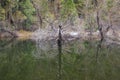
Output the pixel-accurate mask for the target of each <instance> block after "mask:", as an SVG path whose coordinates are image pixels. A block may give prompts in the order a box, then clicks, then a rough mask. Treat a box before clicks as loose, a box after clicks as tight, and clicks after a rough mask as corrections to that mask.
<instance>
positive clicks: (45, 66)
mask: <svg viewBox="0 0 120 80" xmlns="http://www.w3.org/2000/svg"><path fill="white" fill-rule="evenodd" d="M0 80H120V46H119V45H116V44H109V43H106V42H103V43H102V44H99V42H98V41H80V40H76V41H71V42H67V43H63V45H62V52H61V53H59V51H58V46H57V42H56V41H45V40H42V41H39V40H38V41H32V40H16V39H4V40H0Z"/></svg>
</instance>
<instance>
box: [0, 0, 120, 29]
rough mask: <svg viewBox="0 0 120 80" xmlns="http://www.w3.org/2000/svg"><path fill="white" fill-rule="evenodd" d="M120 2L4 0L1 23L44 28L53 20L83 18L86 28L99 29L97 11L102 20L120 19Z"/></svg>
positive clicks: (10, 25) (100, 0)
mask: <svg viewBox="0 0 120 80" xmlns="http://www.w3.org/2000/svg"><path fill="white" fill-rule="evenodd" d="M96 2H97V6H96V5H95V4H96ZM119 4H120V0H114V1H113V0H0V25H1V27H10V28H11V27H12V28H13V29H16V28H23V29H26V27H30V26H31V25H37V24H40V25H39V26H40V27H42V26H43V25H42V24H47V23H48V22H49V21H52V22H54V21H55V20H68V19H70V18H69V17H71V18H76V17H79V18H80V19H83V21H85V28H88V29H89V28H91V27H92V28H94V29H96V28H95V27H96V26H97V25H96V16H95V15H96V11H98V12H99V17H100V19H101V22H105V23H106V24H108V25H112V24H113V23H114V22H115V20H116V19H117V20H119V18H118V16H119V15H120V14H119V10H120V8H119ZM113 14H115V16H113ZM112 16H113V17H112ZM46 21H47V22H46ZM111 22H113V23H111ZM91 24H92V25H93V26H91ZM101 24H103V23H101ZM39 26H38V25H37V27H39ZM33 27H34V26H33ZM45 27H46V26H45Z"/></svg>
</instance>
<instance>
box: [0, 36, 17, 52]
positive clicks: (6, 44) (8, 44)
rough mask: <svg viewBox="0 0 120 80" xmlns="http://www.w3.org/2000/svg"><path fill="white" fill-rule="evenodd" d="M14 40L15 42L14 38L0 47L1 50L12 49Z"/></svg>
mask: <svg viewBox="0 0 120 80" xmlns="http://www.w3.org/2000/svg"><path fill="white" fill-rule="evenodd" d="M14 40H15V38H12V39H10V40H9V41H7V42H6V43H4V44H2V45H1V46H0V50H1V49H5V48H8V47H10V46H11V45H12V43H13V42H14Z"/></svg>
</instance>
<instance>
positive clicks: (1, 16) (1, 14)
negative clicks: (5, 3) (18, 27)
mask: <svg viewBox="0 0 120 80" xmlns="http://www.w3.org/2000/svg"><path fill="white" fill-rule="evenodd" d="M2 20H5V9H4V8H2V7H1V6H0V21H2Z"/></svg>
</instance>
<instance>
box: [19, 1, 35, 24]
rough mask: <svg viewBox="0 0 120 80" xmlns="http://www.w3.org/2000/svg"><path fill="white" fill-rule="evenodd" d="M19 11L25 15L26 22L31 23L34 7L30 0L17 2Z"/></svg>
mask: <svg viewBox="0 0 120 80" xmlns="http://www.w3.org/2000/svg"><path fill="white" fill-rule="evenodd" d="M19 7H20V11H22V12H23V13H24V15H25V16H27V20H28V22H30V23H32V21H33V14H34V12H35V9H34V7H33V5H32V3H31V1H30V0H23V1H20V2H19Z"/></svg>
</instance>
